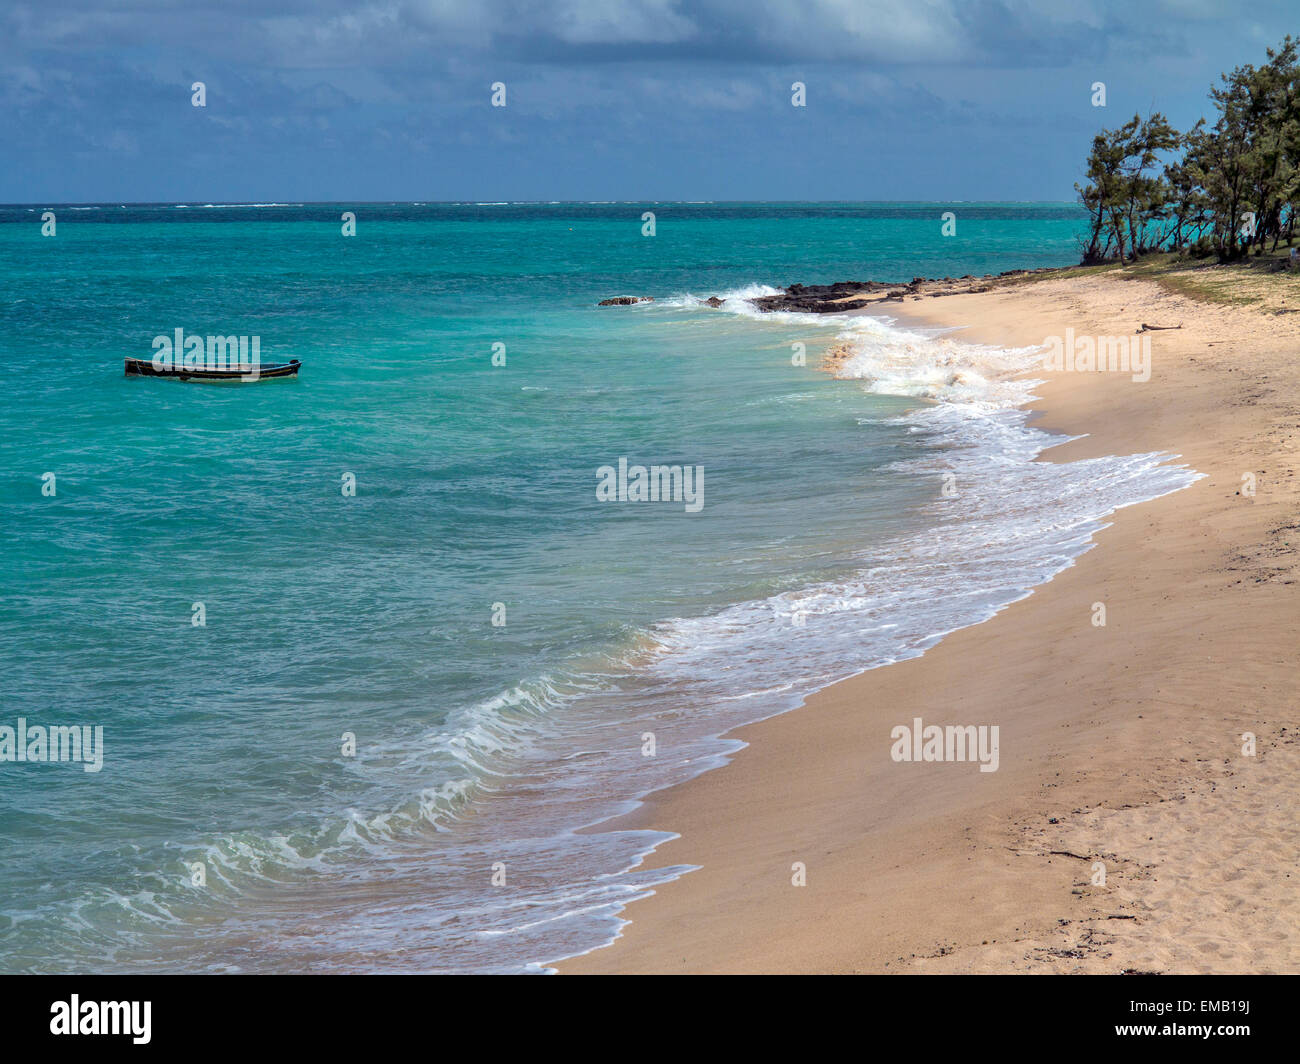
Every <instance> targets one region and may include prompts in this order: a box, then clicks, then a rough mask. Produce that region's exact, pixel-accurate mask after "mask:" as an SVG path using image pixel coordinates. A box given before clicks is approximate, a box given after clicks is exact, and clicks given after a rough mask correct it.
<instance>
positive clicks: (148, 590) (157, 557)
mask: <svg viewBox="0 0 1300 1064" xmlns="http://www.w3.org/2000/svg"><path fill="white" fill-rule="evenodd" d="M946 211H951V212H953V214H954V215H955V218H956V234H955V235H953V236H944V235H942V226H943V222H942V215H943V213H944V212H946ZM46 212H50V213H52V214H53V216H54V226H55V232H54V234H53V235H51V236H44V235H42V218H43V216H44V215H45V214H46ZM345 212H351V213H352V214H353V215H354V216H355V235H351V236H344V235H343V233H342V228H343V226H344V224H345V223H344V220H343V215H344V214H345ZM646 212H652V213H653V215H654V219H653V221H654V234H653V235H644V233H645V232H646V227H647V222H646V220H645V218H644V217H643V216H644V214H645V213H646ZM1081 219H1082V213H1081V211H1080V210H1079V209H1078V208H1077V207H1075V206H1074V205H1071V204H1033V203H1002V204H992V203H979V204H977V203H943V204H940V203H890V204H880V203H840V204H798V203H763V204H756V203H743V204H742V203H736V204H731V203H642V202H637V203H604V204H592V203H581V204H579V203H546V204H542V203H500V204H473V203H457V204H448V203H427V204H328V205H323V204H244V205H222V204H184V205H182V204H148V205H119V204H115V203H114V204H98V205H77V206H57V205H54V206H44V205H26V206H6V207H0V294H2V295H0V355H3V357H4V361H5V364H6V365H8V366H10V367H11V369H12V370H13V372H12V373H11V380H10V384H9V386H8V387H7V388H6V389H5V390H4V391H3V392H0V426H3V432H2V433H0V478H2V480H0V483H2V484H3V494H2V496H0V528H3V533H4V537H3V541H4V544H5V548H6V549H5V550H4V552H3V555H2V556H0V576H2V578H0V588H2V589H3V590H2V591H0V669H2V670H3V675H2V676H0V692H2V695H3V712H2V713H0V971H5V972H76V971H96V972H99V971H103V972H119V971H146V972H148V971H163V972H166V971H210V972H234V971H244V972H266V971H312V972H333V971H389V972H456V971H477V972H543V971H546V970H547V968H548V965H549V964H550V963H551V962H554V961H556V960H558V959H561V958H563V957H566V956H572V955H574V954H577V953H581V952H584V951H587V950H590V949H594V948H597V947H599V946H600V945H602V944H604V943H607V942H608V941H610V940H611V939H612V938H613V937H614V936H615V935H616V934H617V933H618V929H619V927H620V925H621V922H622V916H621V911H622V907H623V906H624V905H625V904H626V903H627V902H628V901H629V900H630V899H633V898H636V897H640V896H642V895H644V894H645V893H646V892H647V891H648V890H651V889H653V887H654V886H655V884H656V883H659V882H662V881H663V880H664V879H666V878H669V877H671V876H675V875H681V874H690V870H689V869H686V868H669V869H657V870H653V871H652V870H650V869H648V868H647V862H646V861H645V858H646V857H647V855H649V854H650V853H651V852H652V851H653V848H654V846H655V845H656V844H657V843H659V842H661V841H662V840H663V839H664V838H666V837H668V836H664V835H661V834H658V833H654V832H632V831H611V830H601V829H600V827H599V825H600V824H601V822H602V821H605V820H608V819H609V818H611V817H613V816H616V815H617V814H620V813H623V812H626V811H628V810H630V809H632V808H634V807H635V805H636V803H637V801H638V800H639V799H640V798H642V797H643V796H644V795H646V794H647V793H649V792H651V791H653V790H656V789H659V788H662V787H664V786H667V785H669V784H671V783H674V782H677V781H680V780H683V779H687V778H690V777H692V776H694V775H696V774H698V773H700V772H702V771H705V770H707V769H708V768H709V767H711V766H715V765H717V764H720V763H721V762H722V761H723V760H725V759H726V758H727V757H728V756H729V755H730V754H731V753H733V752H734V751H735V750H736V749H737V747H738V744H737V743H736V742H735V741H733V740H727V739H725V738H720V737H719V736H720V735H722V734H723V733H724V732H726V731H727V730H728V729H730V728H732V727H734V726H736V725H738V724H742V723H747V722H751V721H754V720H758V719H761V718H763V717H766V716H770V715H773V714H776V713H780V712H784V711H787V710H789V709H792V708H794V707H795V706H797V705H798V704H799V702H800V701H801V699H802V698H803V697H805V696H806V695H807V694H809V693H810V692H812V691H814V690H816V689H818V688H819V687H822V686H825V685H826V684H828V683H831V682H833V681H834V680H836V679H840V678H843V677H845V676H848V675H852V674H854V673H857V672H861V671H863V670H865V669H868V668H871V667H874V666H877V665H881V664H884V663H887V662H890V661H896V660H900V659H902V658H906V657H912V656H915V655H917V654H920V653H923V652H924V650H925V649H926V648H927V647H929V646H932V645H933V644H934V643H935V642H936V641H937V640H938V639H940V638H941V637H942V636H943V635H944V634H946V633H947V632H950V631H952V630H954V629H957V628H960V627H964V626H967V625H971V624H975V623H979V622H980V621H983V620H986V619H987V618H988V617H991V616H992V615H993V614H994V613H995V612H997V611H998V610H1000V609H1002V608H1004V607H1005V606H1007V605H1008V604H1010V603H1011V602H1014V601H1015V600H1017V599H1019V598H1022V597H1023V596H1024V595H1026V594H1028V593H1030V591H1031V590H1032V588H1033V587H1034V586H1036V585H1038V584H1041V583H1042V582H1044V581H1046V580H1048V579H1050V578H1051V577H1052V576H1053V575H1054V574H1055V573H1057V572H1059V571H1060V570H1061V569H1063V568H1064V567H1066V566H1068V565H1069V564H1070V563H1071V561H1072V560H1073V559H1074V558H1075V557H1077V556H1078V555H1079V554H1080V553H1081V552H1082V551H1084V550H1086V549H1087V548H1088V545H1089V540H1090V537H1091V535H1092V534H1093V533H1094V532H1095V531H1096V530H1097V529H1099V528H1101V527H1103V525H1104V523H1105V518H1106V516H1107V515H1108V514H1109V513H1111V512H1113V511H1114V510H1115V509H1116V508H1118V507H1121V506H1126V505H1130V504H1132V503H1135V502H1139V501H1142V500H1145V499H1149V498H1152V497H1155V496H1157V495H1160V494H1164V493H1166V492H1168V491H1172V490H1176V489H1178V488H1180V487H1183V486H1185V485H1186V484H1187V483H1189V482H1190V481H1191V479H1192V476H1193V474H1191V473H1190V472H1189V471H1188V470H1186V469H1184V468H1182V467H1180V466H1177V465H1176V464H1174V465H1171V464H1168V463H1167V462H1164V461H1163V459H1165V458H1167V456H1161V455H1153V454H1144V455H1121V456H1114V457H1109V458H1103V459H1096V460H1091V461H1083V462H1073V463H1068V464H1054V463H1042V462H1034V461H1033V459H1034V458H1035V457H1036V456H1037V455H1038V454H1039V453H1040V452H1041V451H1042V450H1043V448H1044V447H1045V446H1047V445H1048V444H1049V443H1051V442H1054V441H1056V442H1059V437H1057V438H1053V437H1048V436H1047V435H1046V434H1044V433H1042V432H1041V431H1039V430H1037V429H1034V428H1032V427H1031V426H1030V425H1028V424H1027V415H1026V414H1025V412H1024V411H1023V410H1022V409H1021V406H1022V404H1023V403H1024V402H1025V401H1026V400H1027V399H1028V398H1029V396H1030V395H1031V394H1032V390H1033V379H1032V373H1030V374H1029V376H1028V377H1026V376H1024V375H1023V371H1025V370H1032V367H1033V366H1034V364H1035V362H1036V361H1037V360H1038V359H1039V358H1041V355H1042V352H1041V351H1035V350H1003V349H997V348H990V347H983V346H979V345H974V344H971V343H968V342H965V341H963V340H962V339H961V338H960V334H955V335H953V334H943V333H940V332H938V331H935V330H925V329H919V328H916V327H914V326H907V325H905V324H903V323H900V322H896V321H891V320H890V319H888V318H884V317H874V318H873V317H858V318H853V319H840V318H837V319H833V320H832V319H828V318H826V317H824V316H815V315H803V314H772V315H764V314H758V313H756V312H754V311H753V309H752V308H751V307H750V305H749V304H748V303H747V302H746V301H745V297H746V296H753V295H758V294H764V293H769V292H772V291H775V290H776V288H777V287H779V286H784V285H786V284H789V283H792V282H796V281H798V282H803V283H806V284H814V283H827V282H832V281H838V280H859V279H868V278H870V279H877V280H891V281H892V280H909V279H911V278H912V277H914V276H945V275H952V276H958V275H962V274H967V273H974V274H983V273H988V272H999V271H1002V270H1008V269H1013V268H1021V267H1037V266H1060V265H1067V264H1070V263H1073V262H1075V261H1077V255H1078V248H1077V244H1076V241H1075V233H1076V232H1077V231H1078V230H1079V228H1080V222H1081ZM624 295H627V296H652V297H653V298H654V302H649V303H642V304H638V305H635V306H616V307H598V306H597V305H596V304H597V303H598V302H599V301H600V300H602V299H605V298H609V297H614V296H624ZM715 295H716V296H720V297H722V298H723V299H724V300H725V302H724V304H723V306H722V307H721V308H718V309H713V308H710V307H707V306H703V305H701V303H700V300H702V299H705V298H708V297H710V296H715ZM1063 324H1068V323H1063ZM176 329H183V330H184V331H185V333H186V334H193V335H214V334H216V335H226V336H229V335H237V336H249V337H257V338H258V340H259V343H260V351H261V358H262V360H263V361H264V362H279V361H287V360H288V359H290V358H297V359H300V360H301V361H302V363H303V366H302V371H301V374H300V376H299V377H298V379H296V380H288V381H268V382H264V383H259V384H256V385H237V386H222V385H201V384H181V383H177V382H172V381H160V380H149V379H140V378H126V377H124V376H123V372H122V365H123V363H122V360H123V358H124V357H136V358H145V359H148V358H151V357H152V355H153V351H154V349H153V346H152V344H153V341H154V339H155V338H156V337H158V336H171V335H173V334H174V331H175V330H176ZM837 342H838V343H844V342H847V343H849V344H851V345H852V350H853V354H852V355H851V357H850V358H849V359H848V361H847V362H846V364H845V367H844V372H845V374H846V375H847V376H850V377H852V378H853V379H849V380H836V379H832V378H831V377H830V376H829V375H827V374H825V373H821V372H818V371H817V369H816V367H817V365H818V363H819V362H820V359H821V356H822V354H823V353H824V352H825V351H826V350H827V348H828V347H829V346H830V345H831V344H832V343H837ZM621 463H622V465H623V466H624V467H626V468H628V469H633V468H635V467H636V466H638V465H640V466H646V467H649V466H652V465H654V466H668V467H680V468H679V470H678V473H679V474H680V475H679V476H678V480H677V483H678V485H681V483H682V481H683V479H687V478H688V479H689V490H690V491H691V492H692V493H693V494H692V495H691V498H689V499H688V498H686V497H684V496H683V495H682V494H681V492H679V491H666V494H670V495H672V497H671V498H669V499H660V500H658V501H635V500H634V499H626V498H625V499H623V500H622V501H620V499H619V498H617V497H615V498H613V499H609V498H602V497H599V496H598V490H597V489H598V486H599V485H600V483H601V480H602V473H601V470H602V469H603V468H607V469H615V470H617V469H618V468H619V467H620V464H621ZM674 475H676V474H674ZM672 483H673V481H672V479H671V477H668V478H666V479H665V480H664V484H665V487H666V488H667V487H669V486H671V485H672ZM692 500H694V501H692ZM697 503H698V505H696V504H697ZM20 722H21V727H22V728H24V729H31V728H32V727H53V726H74V725H75V726H88V727H91V728H96V727H98V728H102V733H101V734H102V749H101V750H100V753H101V754H102V767H99V768H98V770H97V771H86V768H87V767H93V766H86V765H78V764H72V763H47V762H43V761H41V760H40V759H39V757H37V758H33V759H31V760H25V761H19V760H17V759H16V757H14V758H10V759H5V753H4V745H3V744H4V731H3V729H4V728H5V727H8V728H10V729H13V734H14V735H15V736H16V735H17V733H18V730H19V727H20ZM82 734H85V735H89V734H91V733H88V732H87V733H82ZM886 743H887V737H882V745H883V744H886ZM15 745H16V740H15ZM584 829H585V830H584ZM648 863H650V864H652V863H653V862H652V861H651V862H648Z"/></svg>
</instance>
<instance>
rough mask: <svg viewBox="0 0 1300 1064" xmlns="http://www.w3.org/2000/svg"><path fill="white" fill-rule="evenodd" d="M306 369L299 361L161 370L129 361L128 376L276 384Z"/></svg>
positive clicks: (144, 361) (147, 362)
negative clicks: (271, 382) (264, 364)
mask: <svg viewBox="0 0 1300 1064" xmlns="http://www.w3.org/2000/svg"><path fill="white" fill-rule="evenodd" d="M300 365H302V363H300V362H299V361H298V360H297V359H296V358H294V359H290V360H289V361H288V362H280V363H277V364H275V365H270V366H260V365H259V366H244V367H243V368H241V367H240V366H239V365H237V364H236V365H231V366H210V367H208V366H190V367H186V366H157V365H154V363H153V361H152V360H150V359H147V358H128V359H127V360H126V375H127V376H128V377H170V378H172V379H173V380H180V381H234V382H236V383H250V384H251V383H252V382H254V381H265V380H275V379H277V378H279V377H296V376H298V367H299V366H300Z"/></svg>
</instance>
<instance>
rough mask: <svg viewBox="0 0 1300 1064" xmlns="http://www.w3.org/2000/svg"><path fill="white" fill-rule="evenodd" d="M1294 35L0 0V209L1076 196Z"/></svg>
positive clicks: (904, 13)
mask: <svg viewBox="0 0 1300 1064" xmlns="http://www.w3.org/2000/svg"><path fill="white" fill-rule="evenodd" d="M1295 31H1300V8H1297V5H1296V3H1295V0H1287V2H1273V0H1252V2H1251V3H1250V4H1241V3H1226V2H1214V0H1149V2H1142V0H1127V2H1114V0H1072V2H1064V0H968V2H960V0H910V2H896V0H890V2H881V0H699V2H690V0H551V2H548V3H537V2H529V0H376V2H373V3H366V2H361V3H357V2H352V3H342V2H338V0H223V2H214V3H188V4H177V3H169V2H167V0H133V2H130V3H120V2H112V0H98V2H96V0H41V2H40V3H28V2H18V3H14V2H12V0H6V4H5V6H4V8H3V10H0V144H2V145H3V148H0V152H3V162H4V165H3V166H0V201H3V202H11V203H13V202H21V203H55V202H91V201H114V202H126V201H137V202H139V201H155V200H157V201H180V202H191V201H198V202H213V201H242V202H266V201H273V200H274V201H291V202H299V201H310V200H353V201H364V200H461V199H470V200H521V199H538V200H551V199H596V200H601V199H636V200H644V199H687V200H709V199H751V200H753V199H784V200H833V199H844V200H871V199H934V200H962V199H965V200H989V199H1006V200H1022V199H1033V200H1040V199H1070V198H1072V197H1073V195H1074V193H1073V184H1074V182H1075V181H1076V180H1078V179H1079V176H1080V170H1081V165H1082V160H1083V156H1084V154H1085V153H1086V151H1087V148H1088V144H1089V141H1090V139H1091V137H1092V135H1093V134H1094V133H1095V132H1096V130H1097V129H1098V128H1100V127H1101V126H1103V125H1107V126H1114V125H1118V124H1120V123H1122V122H1123V121H1124V120H1125V119H1127V118H1128V117H1130V116H1131V115H1132V114H1133V113H1134V112H1135V111H1143V112H1145V111H1146V110H1148V109H1152V108H1155V109H1159V110H1163V111H1165V113H1166V114H1168V115H1169V117H1170V119H1171V120H1172V121H1173V122H1174V123H1175V125H1178V126H1179V127H1180V128H1183V127H1186V126H1188V125H1190V124H1191V123H1192V122H1193V121H1194V120H1195V119H1196V118H1197V117H1199V116H1201V115H1202V114H1206V113H1208V107H1209V105H1208V101H1207V99H1206V95H1207V92H1208V89H1209V87H1210V85H1211V84H1212V83H1213V82H1215V81H1216V80H1217V77H1218V75H1219V73H1220V72H1222V71H1225V70H1227V69H1229V68H1231V67H1232V66H1235V65H1237V64H1239V63H1246V62H1251V63H1257V62H1260V61H1262V60H1263V59H1264V50H1265V48H1266V47H1267V46H1270V45H1275V44H1277V43H1278V42H1279V41H1280V40H1281V39H1282V37H1283V36H1284V35H1285V34H1286V33H1288V32H1295ZM195 81H203V82H204V83H205V85H206V90H207V106H206V107H203V108H197V107H194V106H192V105H191V90H190V86H191V84H192V83H193V82H195ZM795 81H801V82H804V83H805V84H806V86H807V106H806V107H803V108H796V107H793V106H791V102H790V101H791V85H792V83H793V82H795ZM1095 81H1102V82H1105V84H1106V90H1107V106H1106V107H1104V108H1100V107H1094V106H1093V105H1092V102H1091V95H1092V90H1091V86H1092V84H1093V82H1095ZM494 82H504V83H505V85H506V101H507V105H506V106H505V107H504V108H496V107H492V106H491V85H492V84H493V83H494Z"/></svg>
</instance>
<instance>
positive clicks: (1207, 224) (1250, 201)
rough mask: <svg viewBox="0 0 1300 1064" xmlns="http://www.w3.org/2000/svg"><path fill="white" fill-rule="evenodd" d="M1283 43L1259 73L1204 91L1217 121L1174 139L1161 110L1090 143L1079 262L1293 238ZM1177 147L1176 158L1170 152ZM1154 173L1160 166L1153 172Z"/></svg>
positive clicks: (1295, 152) (1294, 160) (1241, 247)
mask: <svg viewBox="0 0 1300 1064" xmlns="http://www.w3.org/2000/svg"><path fill="white" fill-rule="evenodd" d="M1297 47H1298V46H1297V42H1296V41H1293V40H1292V39H1291V37H1289V36H1288V37H1287V38H1286V39H1285V40H1284V41H1283V42H1282V45H1281V46H1280V47H1279V48H1278V49H1277V50H1273V49H1269V50H1268V62H1267V63H1265V64H1264V65H1262V66H1259V67H1254V66H1250V65H1247V66H1241V67H1237V68H1236V69H1235V70H1233V71H1232V72H1231V73H1230V74H1224V75H1222V78H1221V80H1222V85H1220V86H1218V87H1216V88H1212V89H1211V90H1210V98H1211V100H1213V102H1214V106H1215V109H1216V111H1217V112H1218V117H1217V119H1216V120H1215V122H1214V124H1213V125H1207V124H1206V121H1205V119H1201V120H1200V121H1199V122H1197V123H1196V125H1195V126H1194V127H1192V129H1191V130H1189V131H1188V132H1187V133H1186V134H1179V133H1178V131H1177V130H1175V129H1174V128H1173V127H1172V126H1170V125H1169V123H1168V121H1167V120H1166V119H1165V117H1164V115H1162V114H1160V113H1159V112H1157V113H1155V114H1152V115H1149V116H1148V117H1147V118H1145V119H1143V118H1142V117H1141V116H1139V115H1134V116H1133V118H1132V119H1131V120H1130V121H1128V122H1126V123H1125V124H1124V125H1123V126H1121V127H1120V128H1119V129H1114V130H1109V129H1103V130H1102V131H1101V132H1100V133H1098V134H1097V136H1095V137H1094V138H1093V141H1092V151H1091V152H1090V153H1089V155H1088V163H1087V172H1086V183H1085V184H1084V185H1075V189H1076V191H1077V192H1078V193H1079V200H1080V202H1081V203H1082V204H1083V205H1084V207H1085V208H1087V210H1088V217H1089V226H1088V232H1087V233H1086V234H1084V235H1083V236H1081V238H1080V243H1081V245H1082V253H1083V262H1084V263H1097V262H1102V261H1105V260H1107V259H1111V258H1115V259H1118V260H1119V261H1120V262H1125V261H1135V260H1136V259H1137V258H1138V257H1139V256H1140V255H1143V254H1145V253H1147V252H1150V251H1154V250H1170V251H1184V252H1186V253H1189V254H1194V255H1203V254H1211V253H1212V254H1216V255H1217V256H1218V257H1219V258H1220V259H1221V260H1224V261H1227V260H1230V259H1234V258H1239V257H1242V256H1244V255H1247V254H1249V253H1250V252H1251V250H1252V249H1254V251H1255V253H1256V254H1261V253H1263V251H1264V250H1265V246H1266V244H1267V242H1268V241H1269V239H1270V238H1271V239H1272V246H1273V248H1274V249H1276V248H1277V245H1278V243H1279V241H1281V240H1284V239H1285V240H1287V241H1288V242H1290V241H1291V239H1292V238H1293V237H1294V236H1295V226H1296V208H1297V205H1298V204H1297V199H1298V198H1300V65H1298V63H1297ZM1179 149H1182V151H1183V155H1182V157H1181V158H1169V159H1168V161H1165V162H1164V164H1163V166H1161V161H1162V159H1165V158H1166V157H1167V156H1168V155H1169V153H1172V152H1175V151H1177V150H1179ZM1157 167H1160V169H1159V171H1157Z"/></svg>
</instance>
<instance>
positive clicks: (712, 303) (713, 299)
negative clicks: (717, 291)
mask: <svg viewBox="0 0 1300 1064" xmlns="http://www.w3.org/2000/svg"><path fill="white" fill-rule="evenodd" d="M700 302H701V303H703V304H704V305H705V306H706V307H720V306H722V304H723V303H724V302H725V300H722V299H719V298H718V297H717V296H709V298H708V299H701V300H700Z"/></svg>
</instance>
